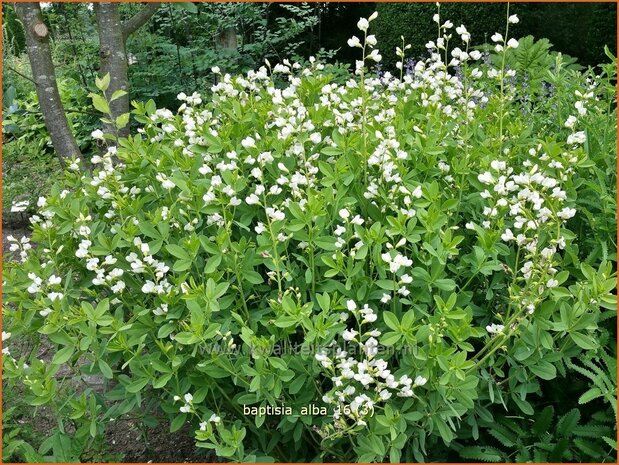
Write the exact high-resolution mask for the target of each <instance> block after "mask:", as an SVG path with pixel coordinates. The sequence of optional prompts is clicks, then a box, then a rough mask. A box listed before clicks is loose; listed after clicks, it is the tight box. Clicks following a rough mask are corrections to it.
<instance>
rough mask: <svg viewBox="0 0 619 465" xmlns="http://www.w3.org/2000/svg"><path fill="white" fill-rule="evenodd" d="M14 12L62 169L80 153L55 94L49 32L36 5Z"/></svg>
mask: <svg viewBox="0 0 619 465" xmlns="http://www.w3.org/2000/svg"><path fill="white" fill-rule="evenodd" d="M15 11H16V12H17V15H18V17H19V19H20V20H21V22H22V24H23V26H24V31H25V34H26V50H27V52H28V59H29V60H30V66H31V68H32V76H33V80H34V82H35V84H36V91H37V96H38V98H39V106H40V107H41V113H42V114H43V119H44V120H45V126H46V127H47V130H48V131H49V135H50V138H51V139H52V144H53V146H54V150H55V151H56V153H57V155H58V158H59V159H60V164H61V165H62V166H63V167H64V166H65V160H66V159H68V158H71V157H81V156H82V154H81V152H80V149H79V147H78V145H77V142H76V141H75V138H74V137H73V133H72V131H71V128H70V127H69V122H68V121H67V115H66V113H65V111H64V107H63V105H62V101H61V100H60V94H59V93H58V85H57V84H56V72H55V68H54V63H53V62H52V54H51V51H50V48H49V30H48V28H47V26H46V25H45V23H43V17H42V15H41V7H40V5H39V3H38V2H37V3H15Z"/></svg>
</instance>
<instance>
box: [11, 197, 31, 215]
mask: <svg viewBox="0 0 619 465" xmlns="http://www.w3.org/2000/svg"><path fill="white" fill-rule="evenodd" d="M28 205H30V202H29V201H28V200H23V201H21V202H15V203H13V205H12V206H11V212H13V213H19V212H23V211H26V209H27V208H28Z"/></svg>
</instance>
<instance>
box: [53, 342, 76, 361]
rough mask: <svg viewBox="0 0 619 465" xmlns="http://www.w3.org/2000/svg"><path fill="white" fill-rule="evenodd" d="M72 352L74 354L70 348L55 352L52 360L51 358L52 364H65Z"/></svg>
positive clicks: (73, 350)
mask: <svg viewBox="0 0 619 465" xmlns="http://www.w3.org/2000/svg"><path fill="white" fill-rule="evenodd" d="M73 352H75V349H74V348H73V347H70V346H68V347H65V348H63V349H60V350H59V351H58V352H56V354H55V355H54V358H52V364H54V365H62V364H63V363H66V362H67V361H68V360H69V359H70V358H71V355H73Z"/></svg>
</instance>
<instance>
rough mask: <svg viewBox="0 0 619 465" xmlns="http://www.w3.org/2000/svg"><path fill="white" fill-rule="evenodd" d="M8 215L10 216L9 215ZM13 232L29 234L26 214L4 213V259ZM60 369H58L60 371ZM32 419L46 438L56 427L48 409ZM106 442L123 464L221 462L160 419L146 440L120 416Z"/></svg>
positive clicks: (96, 384) (96, 383)
mask: <svg viewBox="0 0 619 465" xmlns="http://www.w3.org/2000/svg"><path fill="white" fill-rule="evenodd" d="M7 216H8V218H7ZM10 235H13V236H15V237H16V238H20V237H22V236H28V235H30V230H29V227H28V221H27V219H26V218H24V217H16V216H15V215H6V216H5V214H4V212H3V221H2V256H3V261H4V260H6V259H10V258H12V255H14V254H13V253H12V252H10V251H9V246H10V243H9V241H8V240H7V237H8V236H10ZM37 355H38V357H39V358H41V359H42V360H51V357H52V356H53V353H51V351H50V350H48V348H45V347H43V349H42V350H41V352H40V353H39V354H37ZM61 371H62V370H60V371H59V372H61ZM88 378H89V379H88V384H90V385H91V387H92V388H93V389H95V390H98V391H101V390H102V386H103V383H102V380H99V379H97V377H96V376H91V377H88ZM4 397H5V398H4V405H5V406H6V407H5V408H9V407H11V404H10V396H4ZM26 421H32V423H31V424H30V427H31V428H32V430H34V431H36V432H37V433H38V434H40V435H41V438H45V437H47V436H48V435H49V432H50V430H53V429H54V428H56V426H57V421H56V419H55V418H54V417H53V412H51V411H50V410H49V409H47V408H39V409H38V410H37V415H36V420H35V419H33V418H32V417H30V418H28V420H26V418H22V419H21V420H20V423H25V422H26ZM105 443H106V446H107V447H106V449H107V453H108V454H109V455H110V456H114V457H118V459H117V460H116V461H122V462H124V463H146V462H150V463H212V462H218V461H220V460H219V459H217V457H216V456H215V455H214V454H213V452H212V451H210V450H209V449H201V448H198V447H196V446H195V441H194V438H193V432H192V431H191V428H190V427H189V425H186V426H185V427H183V428H181V429H180V430H178V431H176V432H175V433H170V426H169V423H167V422H161V423H159V424H158V425H157V426H155V427H154V428H148V429H147V438H146V439H145V438H144V436H143V434H142V431H141V428H140V425H138V424H137V423H136V422H135V421H133V420H129V419H125V418H122V417H121V418H118V419H116V420H115V421H114V422H110V423H108V424H107V425H106V433H105Z"/></svg>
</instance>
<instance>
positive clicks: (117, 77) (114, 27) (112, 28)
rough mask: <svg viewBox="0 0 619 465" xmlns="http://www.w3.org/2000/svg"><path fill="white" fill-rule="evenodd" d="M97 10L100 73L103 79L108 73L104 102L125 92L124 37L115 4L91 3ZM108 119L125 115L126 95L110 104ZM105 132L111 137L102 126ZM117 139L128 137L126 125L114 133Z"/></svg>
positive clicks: (127, 99)
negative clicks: (113, 95) (118, 93)
mask: <svg viewBox="0 0 619 465" xmlns="http://www.w3.org/2000/svg"><path fill="white" fill-rule="evenodd" d="M94 5H95V8H96V11H97V28H98V30H99V57H100V60H101V68H100V73H101V75H102V76H105V75H106V74H108V73H109V75H110V85H109V87H108V88H107V91H106V92H105V95H106V97H107V99H108V101H109V100H110V99H111V98H112V94H113V93H114V92H116V91H117V90H124V91H125V92H129V76H128V74H127V71H128V63H127V53H126V52H125V38H124V37H123V29H122V22H121V20H120V14H119V12H118V3H108V2H101V3H95V4H94ZM110 112H111V113H112V117H113V118H114V119H116V118H117V117H118V116H119V115H122V114H123V113H128V112H129V94H125V95H124V96H122V97H120V98H118V99H116V100H114V101H113V102H111V104H110ZM105 130H106V132H108V133H110V134H115V133H116V130H115V129H114V127H113V126H110V125H106V127H105ZM118 135H119V136H120V137H126V136H128V135H129V126H125V127H124V128H123V129H121V130H120V131H118Z"/></svg>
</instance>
